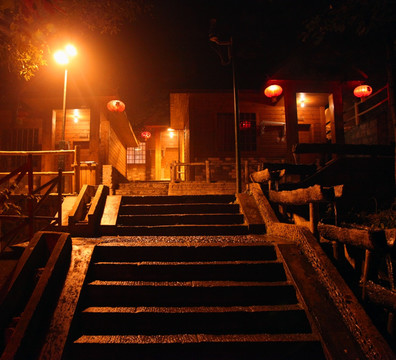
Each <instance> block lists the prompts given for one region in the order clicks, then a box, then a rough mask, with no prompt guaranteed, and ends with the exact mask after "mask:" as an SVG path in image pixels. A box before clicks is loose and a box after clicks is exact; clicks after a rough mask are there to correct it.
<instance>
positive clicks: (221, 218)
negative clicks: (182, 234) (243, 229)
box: [117, 213, 244, 226]
mask: <svg viewBox="0 0 396 360" xmlns="http://www.w3.org/2000/svg"><path fill="white" fill-rule="evenodd" d="M243 222H244V217H243V215H242V214H209V213H206V214H180V213H174V214H153V215H119V216H118V221H117V224H118V225H120V226H122V225H128V226H156V225H181V224H187V225H194V224H195V225H215V224H218V225H222V224H243Z"/></svg>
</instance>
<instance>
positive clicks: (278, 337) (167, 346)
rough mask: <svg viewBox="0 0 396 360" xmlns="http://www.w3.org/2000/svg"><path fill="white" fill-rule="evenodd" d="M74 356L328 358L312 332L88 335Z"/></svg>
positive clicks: (189, 359) (211, 359)
mask: <svg viewBox="0 0 396 360" xmlns="http://www.w3.org/2000/svg"><path fill="white" fill-rule="evenodd" d="M73 350H74V351H73V353H72V354H71V357H70V358H72V359H76V360H77V359H84V360H91V359H95V360H99V359H129V358H131V354H133V357H134V358H136V359H183V360H192V359H205V360H220V359H224V360H225V359H227V360H236V359H239V360H240V359H249V360H256V359H257V360H258V359H260V360H262V359H272V360H274V359H277V360H301V359H304V360H324V359H326V357H325V355H324V354H323V350H322V346H321V343H320V341H319V339H318V338H317V336H315V335H312V334H287V335H283V334H273V335H270V334H253V335H247V334H245V335H242V336H241V335H233V334H232V335H209V334H176V335H156V336H150V335H146V336H145V335H118V336H113V335H85V336H81V337H80V338H79V339H77V340H76V341H75V342H74V349H73Z"/></svg>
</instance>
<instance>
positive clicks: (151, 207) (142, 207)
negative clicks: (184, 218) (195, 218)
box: [119, 203, 239, 215]
mask: <svg viewBox="0 0 396 360" xmlns="http://www.w3.org/2000/svg"><path fill="white" fill-rule="evenodd" d="M119 213H120V214H121V215H144V214H202V213H210V214H215V213H220V214H226V213H229V214H235V213H239V205H238V204H222V203H202V204H199V203H189V204H160V205H158V204H124V205H123V206H121V208H120V212H119Z"/></svg>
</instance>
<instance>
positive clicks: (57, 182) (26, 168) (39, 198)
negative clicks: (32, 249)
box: [0, 147, 80, 251]
mask: <svg viewBox="0 0 396 360" xmlns="http://www.w3.org/2000/svg"><path fill="white" fill-rule="evenodd" d="M48 154H51V155H57V156H65V155H67V154H72V155H74V164H73V168H74V170H73V171H62V170H58V171H38V172H37V171H33V156H42V155H48ZM0 156H26V158H27V159H26V162H25V163H24V164H23V165H22V166H20V167H19V168H17V169H15V170H13V171H11V172H0V176H1V175H5V176H3V177H2V178H0V186H2V187H3V190H2V191H1V193H0V205H4V204H5V203H6V202H12V199H11V195H13V194H14V192H15V190H16V189H17V188H18V186H19V185H20V184H21V182H22V180H23V179H24V178H25V177H27V193H26V194H22V195H21V198H22V199H23V200H25V201H26V209H25V211H24V212H21V214H6V212H5V211H3V213H1V212H0V220H7V221H10V222H13V223H15V226H14V227H12V228H11V230H7V231H6V233H5V234H2V236H1V237H0V251H2V250H3V249H4V248H5V247H6V246H8V245H10V244H11V243H12V242H13V240H14V239H15V237H16V236H17V235H18V234H19V233H20V232H21V231H22V230H23V229H24V228H25V227H26V226H28V227H29V234H28V236H29V239H30V238H32V236H33V234H34V231H35V230H36V229H35V226H34V224H35V221H37V220H41V221H42V220H48V223H50V222H51V221H56V222H57V224H58V225H61V224H62V201H63V185H64V181H63V178H64V176H74V178H73V179H74V181H73V190H74V191H75V192H78V191H79V188H80V174H79V171H80V166H79V162H76V160H78V159H79V148H78V147H76V149H75V150H47V151H0ZM47 175H53V176H55V177H54V178H53V179H51V180H49V181H48V182H46V183H45V184H43V185H41V186H38V187H37V188H36V189H34V188H33V187H34V186H33V177H34V176H47ZM55 187H57V196H56V198H57V200H56V210H57V216H40V215H38V212H39V210H40V209H41V208H42V207H43V204H44V203H48V201H47V200H48V199H49V195H50V193H51V192H53V190H54V188H55ZM3 210H4V208H3ZM0 211H1V210H0Z"/></svg>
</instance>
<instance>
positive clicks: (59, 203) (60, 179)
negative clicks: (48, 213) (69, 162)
mask: <svg viewBox="0 0 396 360" xmlns="http://www.w3.org/2000/svg"><path fill="white" fill-rule="evenodd" d="M57 220H58V226H62V169H59V170H58V219H57Z"/></svg>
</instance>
